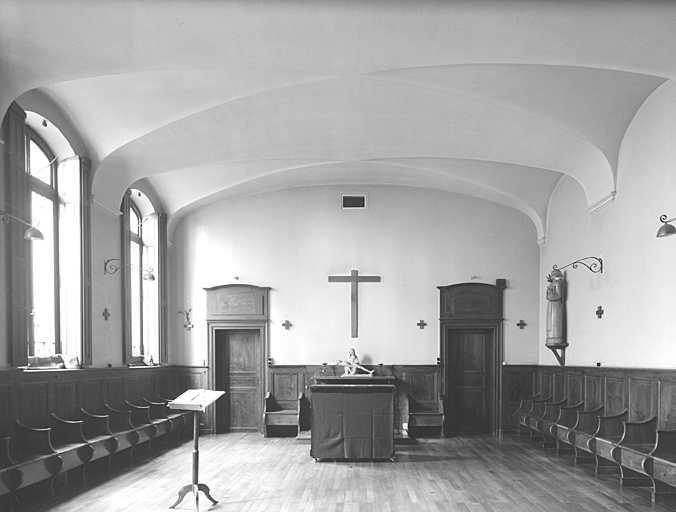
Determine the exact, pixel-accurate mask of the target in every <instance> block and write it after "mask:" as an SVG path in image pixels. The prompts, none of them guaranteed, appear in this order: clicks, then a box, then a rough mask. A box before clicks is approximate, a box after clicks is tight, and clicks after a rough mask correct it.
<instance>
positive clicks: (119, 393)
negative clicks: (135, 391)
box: [105, 377, 125, 409]
mask: <svg viewBox="0 0 676 512" xmlns="http://www.w3.org/2000/svg"><path fill="white" fill-rule="evenodd" d="M106 388H107V389H106V396H105V400H106V403H107V404H108V405H110V406H111V407H114V408H116V409H123V408H124V398H125V394H124V378H123V377H109V378H108V379H107V380H106Z"/></svg>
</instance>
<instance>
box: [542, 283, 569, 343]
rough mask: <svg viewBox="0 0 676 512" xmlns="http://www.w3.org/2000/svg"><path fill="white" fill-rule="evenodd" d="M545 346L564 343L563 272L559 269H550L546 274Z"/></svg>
mask: <svg viewBox="0 0 676 512" xmlns="http://www.w3.org/2000/svg"><path fill="white" fill-rule="evenodd" d="M547 281H549V284H548V285H547V340H546V341H545V345H547V346H561V345H566V340H565V339H564V335H563V318H564V315H565V309H564V303H563V274H562V273H561V271H560V270H552V273H551V274H549V275H548V276H547Z"/></svg>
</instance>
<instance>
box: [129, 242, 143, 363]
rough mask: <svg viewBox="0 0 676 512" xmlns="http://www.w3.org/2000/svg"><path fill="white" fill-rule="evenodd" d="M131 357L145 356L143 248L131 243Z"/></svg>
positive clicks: (136, 243)
mask: <svg viewBox="0 0 676 512" xmlns="http://www.w3.org/2000/svg"><path fill="white" fill-rule="evenodd" d="M130 249H131V252H130V254H131V263H132V265H133V266H132V267H131V271H130V273H131V355H132V356H140V355H143V338H142V332H143V331H142V329H143V324H142V316H141V293H142V292H141V272H142V270H141V246H140V245H139V243H138V242H136V241H134V240H132V241H131V248H130Z"/></svg>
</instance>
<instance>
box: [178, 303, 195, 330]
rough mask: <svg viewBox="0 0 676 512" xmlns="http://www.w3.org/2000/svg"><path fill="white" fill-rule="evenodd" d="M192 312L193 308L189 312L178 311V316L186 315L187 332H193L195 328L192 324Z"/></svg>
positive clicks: (185, 325) (185, 326)
mask: <svg viewBox="0 0 676 512" xmlns="http://www.w3.org/2000/svg"><path fill="white" fill-rule="evenodd" d="M191 312H192V308H190V309H189V310H188V311H177V312H176V314H177V315H185V323H184V324H183V327H184V328H185V330H186V331H189V330H191V329H192V328H193V327H195V326H194V325H193V324H192V323H191V322H190V313H191Z"/></svg>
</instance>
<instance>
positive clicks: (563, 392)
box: [552, 372, 570, 403]
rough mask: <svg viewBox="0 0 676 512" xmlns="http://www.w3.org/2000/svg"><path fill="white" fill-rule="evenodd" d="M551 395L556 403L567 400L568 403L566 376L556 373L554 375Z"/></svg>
mask: <svg viewBox="0 0 676 512" xmlns="http://www.w3.org/2000/svg"><path fill="white" fill-rule="evenodd" d="M552 394H553V395H554V400H555V401H556V402H558V401H560V400H563V399H564V398H567V399H568V403H570V397H569V396H568V374H566V373H558V372H557V373H555V374H554V391H553V393H552Z"/></svg>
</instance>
